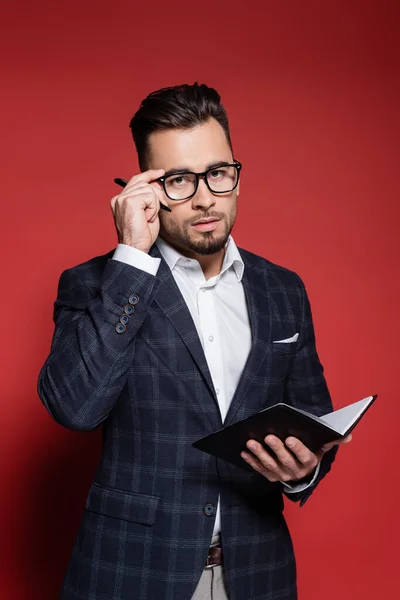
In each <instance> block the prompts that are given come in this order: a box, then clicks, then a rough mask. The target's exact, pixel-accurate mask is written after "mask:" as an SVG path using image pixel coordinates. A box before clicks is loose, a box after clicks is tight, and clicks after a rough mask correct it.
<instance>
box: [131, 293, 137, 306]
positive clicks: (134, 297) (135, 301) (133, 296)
mask: <svg viewBox="0 0 400 600" xmlns="http://www.w3.org/2000/svg"><path fill="white" fill-rule="evenodd" d="M128 302H129V304H133V306H135V304H137V303H138V302H139V296H138V295H137V294H131V295H130V296H129V298H128Z"/></svg>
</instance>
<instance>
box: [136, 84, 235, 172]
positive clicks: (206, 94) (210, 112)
mask: <svg viewBox="0 0 400 600" xmlns="http://www.w3.org/2000/svg"><path fill="white" fill-rule="evenodd" d="M220 100H221V97H220V95H219V94H218V92H217V91H216V90H215V89H214V88H210V87H208V86H207V85H205V84H200V85H199V84H198V83H197V82H196V83H194V84H193V85H188V84H184V85H176V86H174V87H167V88H162V89H161V90H157V91H155V92H152V93H151V94H149V95H148V96H147V98H145V99H144V100H143V101H142V104H141V105H140V108H139V110H138V111H137V113H136V114H135V116H134V117H133V119H132V120H131V122H130V128H131V130H132V136H133V140H134V142H135V146H136V150H137V153H138V158H139V165H140V168H141V170H142V171H143V170H145V169H146V168H147V160H148V150H149V147H148V140H149V136H150V135H151V134H152V133H153V132H154V131H165V130H167V129H190V128H192V127H195V126H196V125H201V124H203V123H206V122H207V121H208V120H209V119H211V118H213V119H215V120H216V121H218V123H219V124H220V125H221V127H222V129H223V130H224V132H225V135H226V138H227V140H228V143H229V145H230V147H231V148H232V143H231V138H230V135H229V124H228V116H227V114H226V110H225V108H224V106H223V105H222V104H221V103H220Z"/></svg>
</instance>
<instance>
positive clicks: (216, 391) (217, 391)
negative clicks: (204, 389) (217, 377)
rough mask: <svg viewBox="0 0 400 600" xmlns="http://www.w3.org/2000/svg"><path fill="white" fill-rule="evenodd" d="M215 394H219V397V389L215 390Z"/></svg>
mask: <svg viewBox="0 0 400 600" xmlns="http://www.w3.org/2000/svg"><path fill="white" fill-rule="evenodd" d="M215 393H216V394H217V396H219V389H218V388H217V389H216V390H215Z"/></svg>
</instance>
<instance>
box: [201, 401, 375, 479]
mask: <svg viewBox="0 0 400 600" xmlns="http://www.w3.org/2000/svg"><path fill="white" fill-rule="evenodd" d="M376 398H377V394H376V395H375V396H368V397H367V398H364V399H363V400H359V401H358V402H354V403H353V404H349V405H348V406H345V407H344V408H340V409H339V410H335V411H333V412H330V413H328V414H326V415H323V416H321V417H317V416H315V415H312V414H311V413H308V412H306V411H304V410H300V409H298V408H295V407H293V406H289V405H288V404H284V403H279V404H274V405H273V406H270V407H268V408H265V409H264V410H262V411H261V412H259V413H256V414H255V415H252V416H251V417H248V418H247V419H244V420H243V421H238V422H237V423H234V424H233V425H229V426H228V427H223V428H222V429H220V430H219V431H216V432H215V433H212V434H211V435H208V436H207V437H204V438H202V439H200V440H197V441H196V442H194V444H193V446H194V447H195V448H197V449H198V450H203V452H207V453H208V454H212V455H213V456H217V457H219V458H223V459H224V460H226V461H228V462H230V463H232V464H234V465H236V466H238V467H241V468H243V469H251V467H250V466H249V465H248V464H247V463H246V462H245V461H244V460H243V459H242V457H241V456H240V453H241V452H242V451H243V450H245V449H246V442H247V441H248V440H250V439H252V440H256V441H257V442H260V443H261V444H263V445H264V447H265V448H266V449H267V450H268V451H269V452H271V450H270V448H269V447H268V446H266V445H265V444H264V438H265V437H266V436H267V435H269V434H273V435H276V436H277V437H279V438H280V439H281V440H282V441H284V440H285V439H286V438H287V437H288V436H294V437H296V438H298V439H299V440H301V441H302V442H303V444H305V445H306V446H307V447H308V448H309V449H310V450H312V451H313V452H315V451H316V450H318V449H319V448H320V447H321V446H323V444H327V443H328V442H333V441H335V440H339V439H340V438H343V437H346V435H348V434H349V433H350V432H351V431H352V430H353V429H354V427H355V426H356V425H357V423H358V422H359V420H360V419H361V417H362V416H363V415H364V414H365V413H366V411H367V410H368V408H369V407H370V406H371V405H372V403H373V402H374V401H375V399H376Z"/></svg>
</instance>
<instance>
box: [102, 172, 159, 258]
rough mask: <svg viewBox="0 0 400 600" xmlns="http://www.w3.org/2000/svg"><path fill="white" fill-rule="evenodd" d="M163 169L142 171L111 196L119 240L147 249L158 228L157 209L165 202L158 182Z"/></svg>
mask: <svg viewBox="0 0 400 600" xmlns="http://www.w3.org/2000/svg"><path fill="white" fill-rule="evenodd" d="M164 173H165V171H164V170H163V169H157V170H154V169H153V170H150V171H144V172H143V173H140V174H139V175H135V176H134V177H132V179H130V180H129V181H128V183H127V185H126V187H125V188H124V190H123V191H122V192H121V193H120V194H118V196H114V197H113V198H111V202H110V204H111V210H112V213H113V217H114V222H115V228H116V230H117V234H118V242H119V243H120V244H126V245H127V246H132V247H133V248H137V249H138V250H142V251H143V252H146V253H147V252H149V250H150V248H151V246H152V245H153V244H154V242H155V241H156V239H157V236H158V233H159V231H160V220H159V218H158V213H159V210H160V203H165V200H164V193H163V191H162V187H161V185H160V183H159V182H157V181H155V180H156V179H158V177H162V176H163V175H164Z"/></svg>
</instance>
